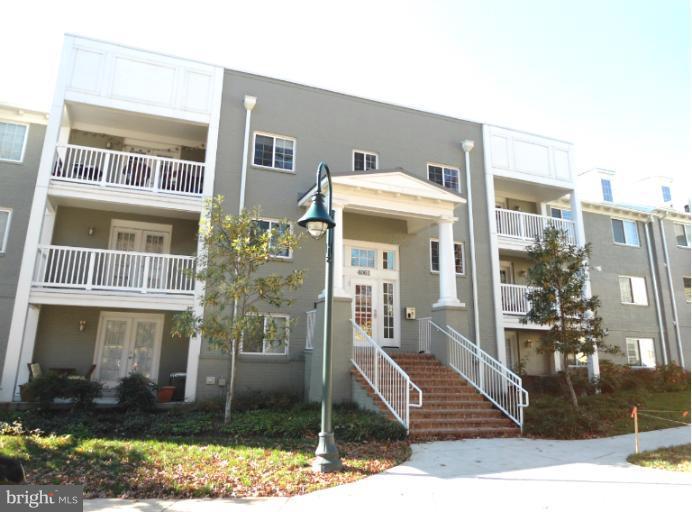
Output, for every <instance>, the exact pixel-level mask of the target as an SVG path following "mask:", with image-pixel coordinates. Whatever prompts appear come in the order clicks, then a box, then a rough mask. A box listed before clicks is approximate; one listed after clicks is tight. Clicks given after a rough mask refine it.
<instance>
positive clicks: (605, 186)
mask: <svg viewBox="0 0 692 512" xmlns="http://www.w3.org/2000/svg"><path fill="white" fill-rule="evenodd" d="M601 192H602V193H603V200H604V201H608V202H609V203H612V202H613V187H612V185H611V183H610V180H607V179H605V178H602V179H601Z"/></svg>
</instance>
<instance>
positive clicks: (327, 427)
mask: <svg viewBox="0 0 692 512" xmlns="http://www.w3.org/2000/svg"><path fill="white" fill-rule="evenodd" d="M322 172H324V174H325V176H326V177H327V185H328V189H329V190H328V194H329V196H328V207H327V208H325V206H324V195H323V194H322ZM315 180H316V182H315V186H316V190H315V195H314V196H312V204H311V205H310V208H308V211H307V212H305V215H303V216H302V217H301V218H300V220H298V225H299V226H302V227H304V228H306V229H307V230H308V233H309V234H310V236H311V237H312V238H314V239H315V240H319V239H320V238H322V237H323V236H324V234H325V232H326V233H327V257H326V272H327V289H326V293H325V297H324V337H323V343H322V421H321V425H320V434H319V442H318V444H317V449H316V450H315V455H316V458H315V462H313V464H312V469H313V470H314V471H318V472H320V473H328V472H331V471H338V470H340V469H341V459H340V458H339V449H338V448H337V447H336V441H335V440H334V429H333V428H332V296H333V294H334V268H333V265H332V262H333V259H334V229H333V228H334V226H335V225H336V223H335V222H334V210H333V209H332V176H331V174H330V172H329V167H327V164H325V163H324V162H320V163H319V164H318V165H317V172H316V176H315Z"/></svg>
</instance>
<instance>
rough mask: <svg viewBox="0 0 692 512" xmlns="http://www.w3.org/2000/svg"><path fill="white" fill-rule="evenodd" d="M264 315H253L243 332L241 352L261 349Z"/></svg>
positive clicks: (260, 350) (259, 350)
mask: <svg viewBox="0 0 692 512" xmlns="http://www.w3.org/2000/svg"><path fill="white" fill-rule="evenodd" d="M263 340H264V317H262V316H253V317H252V318H250V319H249V322H248V326H247V327H246V329H245V331H244V332H243V352H259V353H261V352H262V351H263Z"/></svg>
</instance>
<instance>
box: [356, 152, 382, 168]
mask: <svg viewBox="0 0 692 512" xmlns="http://www.w3.org/2000/svg"><path fill="white" fill-rule="evenodd" d="M372 169H377V154H376V153H371V152H369V151H360V150H358V149H354V150H353V170H354V171H370V170H372Z"/></svg>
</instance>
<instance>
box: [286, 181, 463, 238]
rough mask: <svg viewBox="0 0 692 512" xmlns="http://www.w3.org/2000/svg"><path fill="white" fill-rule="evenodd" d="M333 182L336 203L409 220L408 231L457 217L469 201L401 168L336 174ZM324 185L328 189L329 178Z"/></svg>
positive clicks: (305, 201) (306, 197) (308, 197)
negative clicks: (455, 211) (458, 209)
mask: <svg viewBox="0 0 692 512" xmlns="http://www.w3.org/2000/svg"><path fill="white" fill-rule="evenodd" d="M332 185H333V187H334V203H335V205H339V206H341V207H343V208H344V210H345V211H355V212H362V213H365V214H368V213H369V214H372V215H379V216H386V217H394V218H399V219H403V220H406V221H407V224H408V231H409V232H413V231H418V230H419V229H421V228H423V227H424V226H426V225H429V224H430V223H432V222H436V221H438V220H440V219H447V220H451V221H455V220H456V216H455V214H454V209H455V208H456V207H457V206H459V205H460V204H464V203H466V199H464V198H463V197H461V196H459V195H458V194H455V193H452V192H450V191H447V190H445V189H444V188H442V187H440V186H438V185H436V184H434V183H431V182H429V181H425V180H422V179H420V178H417V177H415V176H412V175H411V174H409V173H408V172H406V171H405V170H404V169H401V168H398V169H393V170H387V171H369V172H351V173H348V174H337V175H333V176H332ZM322 186H323V190H326V186H327V184H326V180H325V182H324V183H323V185H322ZM314 192H315V187H313V188H312V189H310V190H308V191H307V192H306V193H305V194H303V196H302V197H301V198H300V199H299V200H298V204H299V206H304V207H307V206H309V205H310V203H311V202H312V195H313V194H314Z"/></svg>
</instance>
